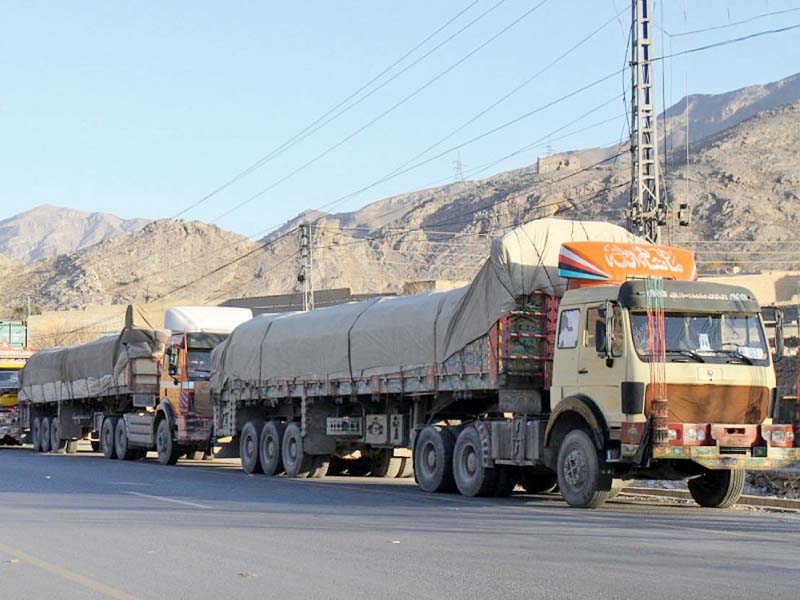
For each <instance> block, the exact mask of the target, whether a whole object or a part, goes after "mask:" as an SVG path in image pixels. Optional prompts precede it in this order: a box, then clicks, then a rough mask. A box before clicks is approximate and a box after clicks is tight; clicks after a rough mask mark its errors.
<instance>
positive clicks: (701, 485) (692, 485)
mask: <svg viewBox="0 0 800 600" xmlns="http://www.w3.org/2000/svg"><path fill="white" fill-rule="evenodd" d="M744 478H745V472H744V470H742V469H734V470H731V471H708V472H707V473H705V474H703V475H701V476H700V477H696V478H695V479H690V480H689V484H688V485H689V493H690V494H691V495H692V498H694V501H695V502H697V503H698V504H699V505H700V506H705V507H707V508H730V507H731V506H733V505H734V504H736V502H737V501H738V500H739V498H740V497H741V495H742V492H743V491H744Z"/></svg>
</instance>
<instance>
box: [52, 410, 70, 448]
mask: <svg viewBox="0 0 800 600" xmlns="http://www.w3.org/2000/svg"><path fill="white" fill-rule="evenodd" d="M66 447H67V440H62V439H61V419H59V418H58V417H53V418H52V419H51V420H50V452H55V453H56V454H64V450H65V449H66Z"/></svg>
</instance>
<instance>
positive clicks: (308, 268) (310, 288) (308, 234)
mask: <svg viewBox="0 0 800 600" xmlns="http://www.w3.org/2000/svg"><path fill="white" fill-rule="evenodd" d="M311 227H312V226H311V225H310V224H309V223H303V224H302V225H300V273H299V274H298V275H297V281H299V282H300V284H301V285H302V287H303V311H305V312H308V311H310V310H314V280H313V271H314V248H313V244H314V241H313V239H312V235H313V233H312V229H311Z"/></svg>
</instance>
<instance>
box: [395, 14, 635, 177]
mask: <svg viewBox="0 0 800 600" xmlns="http://www.w3.org/2000/svg"><path fill="white" fill-rule="evenodd" d="M622 12H624V11H620V12H619V13H618V14H616V15H614V16H613V17H611V19H609V20H608V21H606V22H605V23H603V24H602V25H600V26H599V27H597V28H595V29H594V30H593V31H591V32H590V33H589V34H587V35H585V36H584V37H583V38H582V39H580V40H579V41H578V42H576V43H575V44H573V45H572V46H570V47H569V48H568V49H567V50H566V51H564V52H562V53H561V54H559V55H558V56H557V57H556V58H555V59H553V60H551V61H550V62H549V63H547V64H546V65H545V66H544V67H542V68H541V69H539V70H538V71H536V72H535V73H534V74H533V75H531V76H530V77H528V78H527V79H525V80H524V81H523V82H522V83H520V84H519V85H517V86H515V87H514V88H512V89H511V90H510V91H509V92H507V93H505V94H504V95H503V96H501V97H500V98H499V99H497V100H495V101H494V102H492V103H491V104H489V105H488V106H487V107H485V108H484V109H482V110H481V111H480V112H478V113H477V114H476V115H474V116H473V117H471V118H470V119H468V120H467V121H465V122H464V123H462V124H461V125H459V126H458V127H456V128H455V129H453V130H452V131H450V132H449V133H448V134H447V135H445V136H444V137H442V138H440V139H439V140H437V141H436V142H434V143H433V144H431V145H430V146H428V147H427V148H425V149H424V150H422V151H421V152H419V153H417V154H416V155H414V156H412V157H411V158H410V159H408V160H407V161H406V162H404V163H403V164H402V165H400V166H399V167H397V169H395V171H399V170H401V169H402V168H403V167H406V166H408V165H409V164H410V163H412V162H414V161H415V160H417V159H418V158H420V157H422V156H424V155H425V154H427V153H428V152H430V151H431V150H433V149H434V148H436V147H437V146H440V145H441V144H443V143H444V142H446V141H447V140H449V139H450V138H452V137H453V136H454V135H456V134H458V133H460V132H461V131H463V130H464V129H466V128H467V127H469V126H470V125H472V123H474V122H475V121H477V120H478V119H480V118H481V117H482V116H484V115H485V114H486V113H488V112H490V111H491V110H493V109H494V108H496V107H497V106H499V105H500V104H502V103H503V102H505V101H506V100H508V99H509V98H510V97H511V96H513V95H514V94H516V93H517V92H519V91H520V90H521V89H523V88H524V87H525V86H527V85H529V84H530V83H532V82H533V81H534V80H536V79H537V78H538V77H540V76H541V75H543V74H544V73H546V72H547V71H548V70H549V69H551V68H552V67H554V66H555V65H557V64H558V63H559V62H561V61H562V60H563V59H565V58H566V57H567V56H569V55H570V54H572V53H573V52H574V51H575V50H577V49H578V48H580V47H581V46H582V45H583V44H585V43H586V42H588V41H589V40H591V39H592V38H593V37H594V36H596V35H597V34H598V33H600V32H601V31H602V30H603V29H605V28H606V27H607V26H608V25H609V24H611V23H613V22H614V20H615V19H616V18H617V17H618V16H619V15H620V14H622ZM392 173H394V171H392ZM392 173H390V175H391V174H392Z"/></svg>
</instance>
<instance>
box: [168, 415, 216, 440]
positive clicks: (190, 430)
mask: <svg viewBox="0 0 800 600" xmlns="http://www.w3.org/2000/svg"><path fill="white" fill-rule="evenodd" d="M212 421H213V419H212V418H211V417H198V416H194V415H186V416H180V417H176V419H175V422H176V425H177V434H176V437H177V440H178V443H179V444H194V445H197V444H207V443H208V442H209V440H210V439H211V423H212Z"/></svg>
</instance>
